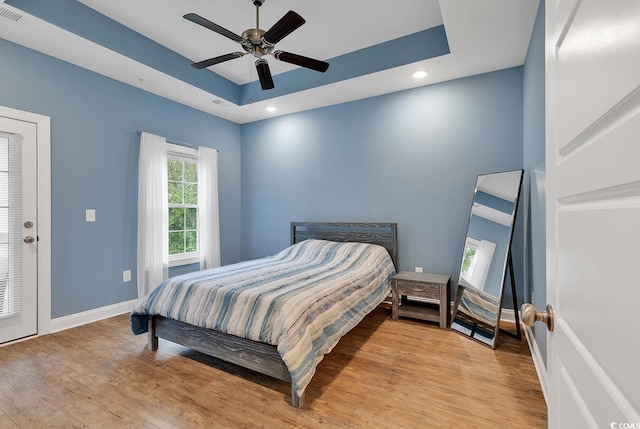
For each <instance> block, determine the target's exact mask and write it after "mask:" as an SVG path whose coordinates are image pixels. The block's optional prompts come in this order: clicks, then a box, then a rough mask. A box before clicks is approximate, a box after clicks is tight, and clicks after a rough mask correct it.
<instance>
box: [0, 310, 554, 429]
mask: <svg viewBox="0 0 640 429" xmlns="http://www.w3.org/2000/svg"><path fill="white" fill-rule="evenodd" d="M145 345H146V336H145V335H140V336H134V335H132V334H131V331H130V329H129V319H128V315H123V316H118V317H114V318H111V319H107V320H104V321H100V322H96V323H93V324H90V325H86V326H83V327H80V328H75V329H70V330H67V331H63V332H59V333H56V334H52V335H47V336H43V337H40V338H35V339H32V340H28V341H24V342H21V343H16V344H12V345H9V346H6V347H2V348H0V380H1V383H0V427H1V428H7V429H8V428H37V427H46V428H100V429H108V428H202V427H215V428H287V427H292V428H333V427H336V428H449V427H464V428H496V427H528V428H537V427H539V428H546V427H547V409H546V405H545V402H544V398H543V396H542V392H541V390H540V385H539V383H538V379H537V376H536V372H535V369H534V367H533V363H532V360H531V356H530V354H529V350H528V348H527V344H526V342H525V341H520V342H519V341H517V340H515V339H512V338H510V337H507V336H502V337H501V340H500V345H499V348H498V349H497V350H495V351H494V350H491V349H489V348H486V347H484V346H481V345H479V344H477V343H475V342H473V341H470V340H468V339H466V338H463V337H462V336H460V335H458V334H456V333H454V332H451V331H445V330H441V329H439V328H438V327H437V325H436V324H430V323H426V322H420V321H412V320H409V319H400V320H397V321H394V320H391V316H390V310H389V309H387V308H378V309H377V310H375V311H374V312H373V313H371V314H370V315H369V316H368V317H367V318H365V320H363V321H362V322H361V323H360V324H359V325H358V326H357V327H356V328H354V329H353V330H352V331H351V332H350V333H349V334H348V335H347V336H345V337H344V338H343V339H342V340H341V341H340V343H339V344H338V345H337V346H336V347H335V349H334V350H333V351H332V352H331V353H330V354H329V355H328V356H326V357H325V359H324V361H323V362H322V363H321V364H320V365H319V367H318V371H317V373H316V375H315V376H314V378H313V380H312V382H311V384H310V385H309V387H308V389H307V398H306V404H305V406H304V407H303V408H302V409H295V408H293V407H292V406H291V405H290V404H289V394H290V388H289V385H288V384H287V383H284V382H281V381H278V380H275V379H271V378H269V377H266V376H262V375H259V374H255V373H253V372H251V371H248V370H244V369H241V368H238V367H235V366H232V365H229V364H226V363H224V362H221V361H218V360H215V359H213V358H209V357H207V356H204V355H202V354H199V353H197V352H193V351H191V350H189V349H185V348H183V347H180V346H177V345H174V344H171V343H168V342H165V341H162V340H161V341H160V348H159V350H158V351H157V352H151V351H148V350H146V348H145Z"/></svg>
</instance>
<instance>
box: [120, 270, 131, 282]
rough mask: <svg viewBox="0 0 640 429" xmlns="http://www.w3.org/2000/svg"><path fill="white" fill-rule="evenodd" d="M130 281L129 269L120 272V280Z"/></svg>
mask: <svg viewBox="0 0 640 429" xmlns="http://www.w3.org/2000/svg"><path fill="white" fill-rule="evenodd" d="M130 281H131V270H126V271H123V272H122V282H123V283H126V282H130Z"/></svg>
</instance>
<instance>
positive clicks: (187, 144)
mask: <svg viewBox="0 0 640 429" xmlns="http://www.w3.org/2000/svg"><path fill="white" fill-rule="evenodd" d="M143 132H144V131H140V130H138V131H136V133H138V135H139V136H140V135H142V133H143ZM164 139H165V140H166V141H167V143H171V144H179V145H182V146H186V147H189V148H192V147H193V145H192V144H189V143H185V142H181V141H178V140H170V139H168V138H166V137H165V138H164ZM196 147H197V146H196ZM210 149H213V150H215V151H216V152H218V153H220V151H219V150H218V149H214V148H210Z"/></svg>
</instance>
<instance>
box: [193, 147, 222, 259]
mask: <svg viewBox="0 0 640 429" xmlns="http://www.w3.org/2000/svg"><path fill="white" fill-rule="evenodd" d="M218 215H219V214H218V151H217V150H215V149H211V148H208V147H202V146H201V147H199V148H198V226H199V229H200V231H199V239H200V269H201V270H205V269H207V268H213V267H218V266H220V222H219V220H218Z"/></svg>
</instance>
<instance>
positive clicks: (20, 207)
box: [0, 117, 38, 343]
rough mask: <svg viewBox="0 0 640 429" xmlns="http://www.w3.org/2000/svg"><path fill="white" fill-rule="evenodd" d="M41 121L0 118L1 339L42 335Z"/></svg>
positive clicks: (6, 340)
mask: <svg viewBox="0 0 640 429" xmlns="http://www.w3.org/2000/svg"><path fill="white" fill-rule="evenodd" d="M36 174H37V170H36V125H35V124H33V123H30V122H24V121H18V120H14V119H8V118H3V117H0V343H4V342H8V341H12V340H16V339H19V338H24V337H27V336H31V335H35V334H37V314H38V308H37V268H38V265H37V264H38V249H37V244H38V241H37V240H38V235H37V225H36V218H37V216H36V215H37V186H36V183H37V182H36Z"/></svg>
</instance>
